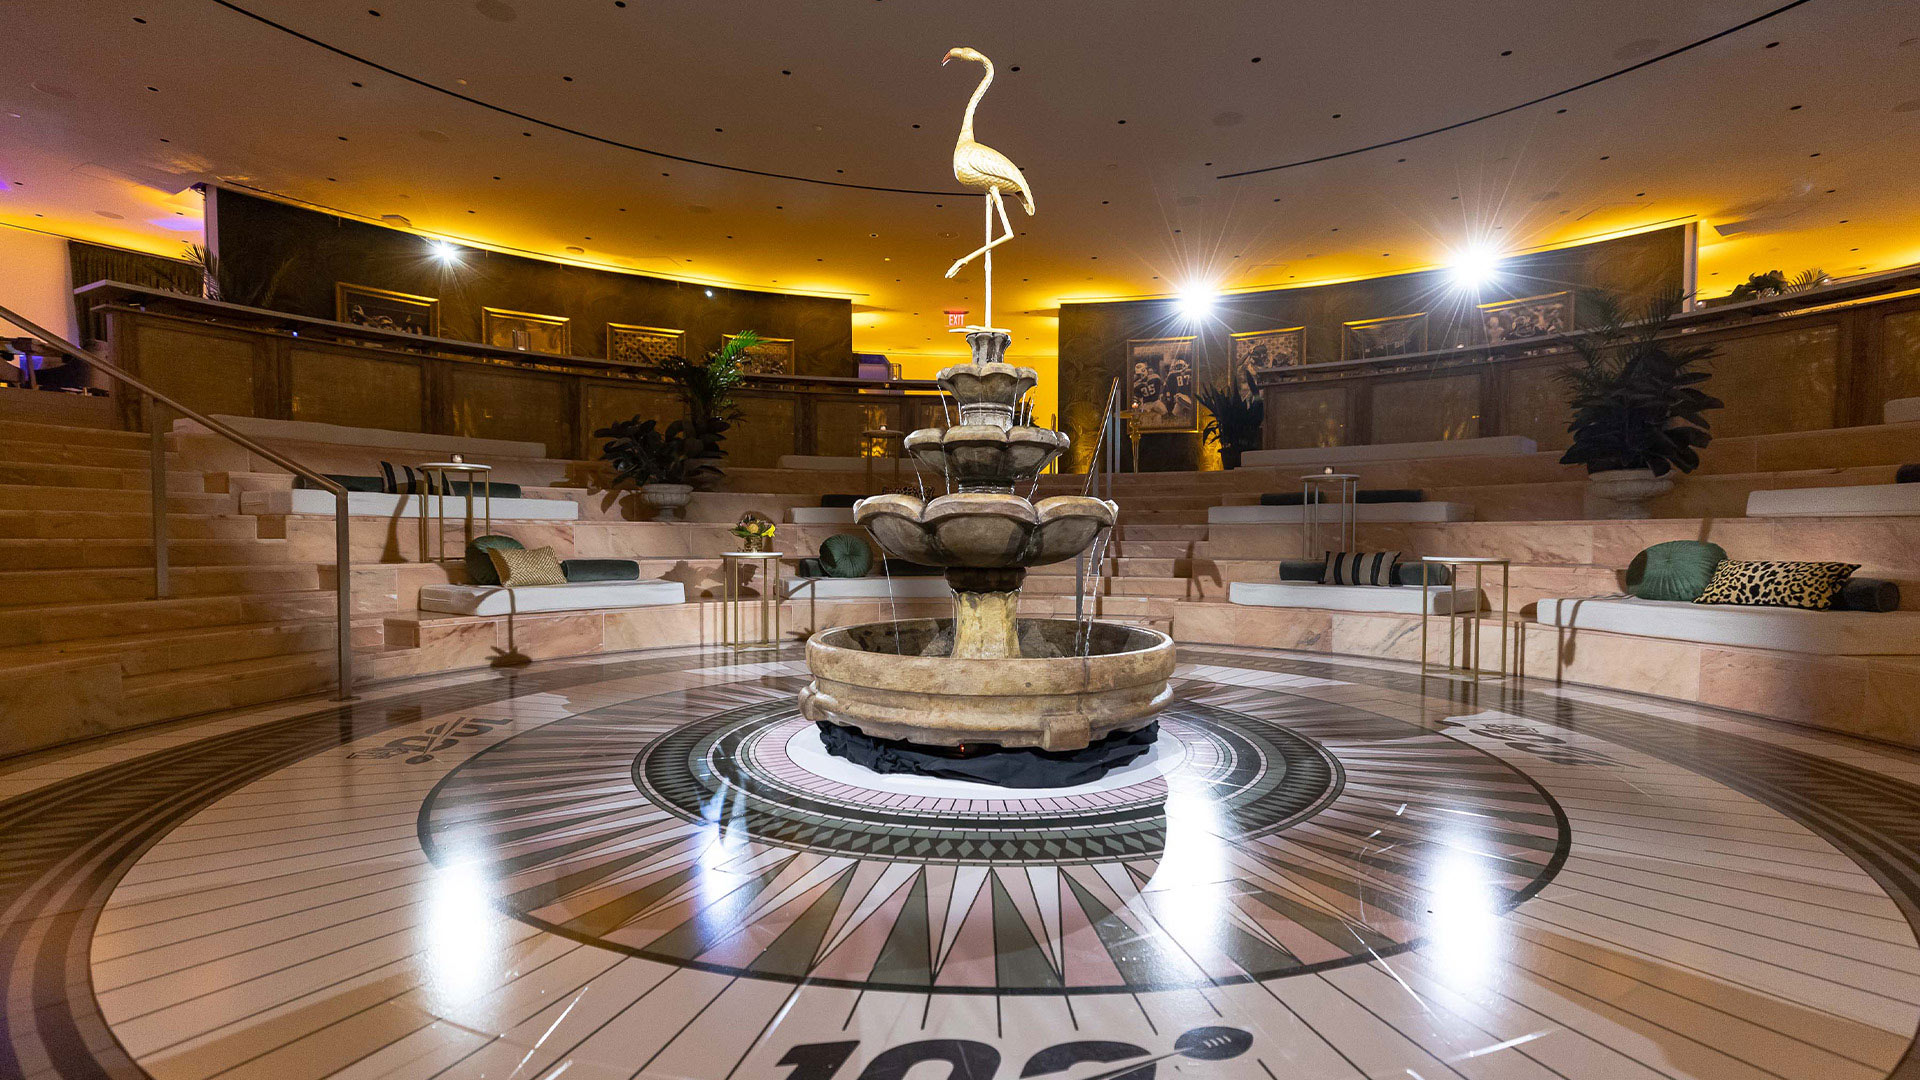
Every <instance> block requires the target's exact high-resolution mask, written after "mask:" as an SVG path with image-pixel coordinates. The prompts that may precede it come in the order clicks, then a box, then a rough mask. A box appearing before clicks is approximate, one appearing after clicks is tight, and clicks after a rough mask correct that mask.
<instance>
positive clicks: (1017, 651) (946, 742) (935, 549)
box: [800, 329, 1174, 787]
mask: <svg viewBox="0 0 1920 1080" xmlns="http://www.w3.org/2000/svg"><path fill="white" fill-rule="evenodd" d="M1010 340H1011V337H1010V335H1009V334H1008V333H1007V332H1006V331H1004V330H992V329H981V330H975V331H973V332H971V333H969V334H968V335H967V344H968V345H969V346H970V347H971V348H972V350H973V357H974V359H973V362H972V363H969V364H961V365H959V366H957V367H950V368H947V369H946V370H945V371H942V372H941V373H940V376H939V382H940V385H941V386H942V387H943V388H945V389H946V391H947V392H948V393H950V394H952V395H953V397H954V400H955V401H956V402H958V404H959V411H960V416H959V422H958V423H956V424H954V425H953V426H951V427H948V428H947V429H945V430H944V431H943V430H940V429H938V428H928V429H924V430H921V431H916V432H914V433H913V434H912V435H910V436H908V437H907V441H906V446H907V449H908V451H909V452H910V453H912V454H913V455H914V456H915V457H916V458H918V459H919V460H920V461H921V462H923V463H925V464H927V465H930V466H933V467H935V468H937V469H939V470H940V471H941V473H942V474H943V475H945V476H946V477H947V479H948V483H949V484H950V485H951V486H952V487H954V488H955V489H957V490H954V491H953V492H951V493H950V494H946V495H941V496H939V497H938V498H935V499H932V500H928V501H924V502H923V501H922V500H920V499H918V498H915V497H914V496H911V495H879V496H875V497H873V498H870V499H862V500H861V501H860V502H858V503H856V504H854V511H853V513H854V519H855V520H856V521H858V522H859V523H860V524H862V525H865V526H866V527H867V529H868V530H869V531H870V532H871V533H872V534H873V537H874V539H875V540H876V541H877V542H878V543H879V544H880V546H881V547H882V548H884V549H885V550H886V552H887V553H888V554H889V555H892V556H894V557H895V558H899V559H905V560H907V561H910V562H915V563H921V564H923V565H931V566H942V567H945V568H946V577H947V584H948V585H950V586H951V587H952V588H953V617H952V618H950V619H910V620H903V621H899V622H882V623H869V624H866V625H860V626H843V627H838V628H836V629H832V630H828V631H825V632H823V633H820V634H817V635H815V636H814V637H813V638H812V639H811V640H809V641H808V642H807V663H808V666H810V667H811V668H812V670H813V682H812V683H811V684H810V685H808V686H807V687H806V689H805V690H803V691H801V694H800V708H801V711H802V712H803V713H805V714H806V716H807V718H808V719H810V720H814V721H816V722H818V723H820V724H821V730H822V737H823V741H824V742H825V743H826V745H827V748H828V750H829V751H831V752H834V753H837V754H840V755H841V756H843V757H847V758H850V759H852V760H855V761H859V762H860V763H862V764H865V765H868V766H870V767H875V768H880V769H883V770H885V771H896V772H927V773H932V774H935V775H947V776H960V777H963V778H968V779H990V778H992V777H994V776H995V775H998V774H1008V775H1016V776H1018V777H1019V781H1018V786H1021V787H1043V786H1056V785H1057V784H1060V783H1080V782H1084V781H1086V780H1089V779H1092V778H1095V777H1097V776H1099V775H1101V774H1102V773H1104V772H1105V771H1106V770H1107V769H1110V768H1112V767H1114V766H1116V765H1119V764H1122V763H1124V762H1126V761H1129V760H1131V759H1132V758H1134V757H1136V756H1138V755H1139V754H1142V753H1145V752H1146V750H1147V749H1148V747H1149V746H1150V745H1151V743H1152V741H1153V737H1154V735H1155V734H1157V725H1155V722H1154V718H1155V716H1156V715H1157V714H1158V713H1159V712H1160V711H1161V710H1162V709H1163V708H1165V707H1166V705H1167V702H1168V700H1169V697H1170V691H1169V690H1168V688H1167V679H1168V676H1170V675H1171V674H1172V673H1173V662H1174V657H1173V642H1172V640H1171V639H1169V638H1168V637H1167V635H1165V634H1162V633H1159V632H1158V631H1155V630H1147V629H1142V628H1139V627H1133V626H1126V625H1122V624H1118V623H1107V622H1098V621H1092V620H1084V621H1083V620H1075V619H1022V618H1019V617H1018V613H1017V609H1018V607H1019V602H1020V586H1021V583H1022V581H1023V580H1024V579H1025V578H1026V575H1027V568H1028V567H1030V566H1041V565H1045V564H1047V563H1055V562H1061V561H1064V560H1067V559H1072V558H1074V557H1076V556H1078V555H1079V554H1080V553H1081V552H1083V551H1085V550H1086V549H1087V548H1088V547H1089V546H1090V545H1092V544H1093V543H1094V541H1095V540H1096V539H1098V538H1099V537H1100V535H1101V533H1102V532H1103V531H1104V530H1106V529H1108V528H1111V527H1112V525H1113V522H1114V516H1115V514H1116V513H1117V512H1118V509H1119V508H1118V507H1116V506H1115V505H1114V504H1113V503H1110V502H1108V501H1106V500H1105V499H1096V498H1090V497H1088V496H1084V495H1056V496H1052V497H1050V498H1045V499H1041V500H1040V501H1038V502H1031V501H1029V500H1028V499H1026V498H1024V497H1022V496H1020V495H1019V494H1016V493H1015V487H1016V485H1021V484H1031V483H1032V481H1033V479H1034V477H1036V476H1037V475H1038V474H1039V472H1040V470H1042V469H1044V468H1045V467H1046V465H1047V463H1048V462H1050V461H1052V460H1053V459H1054V458H1055V457H1057V456H1059V454H1060V453H1061V452H1062V451H1064V450H1065V449H1066V448H1067V443H1068V440H1067V436H1066V435H1065V434H1063V433H1061V432H1058V431H1053V430H1051V429H1048V428H1039V427H1032V426H1029V425H1025V424H1018V423H1015V420H1016V419H1017V418H1018V416H1019V410H1020V404H1021V400H1022V399H1023V398H1025V397H1026V395H1027V393H1028V392H1029V391H1031V390H1032V389H1033V387H1034V385H1035V383H1036V382H1037V381H1038V380H1037V377H1036V375H1035V373H1034V371H1033V369H1032V368H1023V367H1015V366H1013V365H1011V364H1007V363H1004V362H1002V360H1001V357H1002V356H1003V355H1004V353H1005V352H1006V349H1007V345H1008V344H1009V342H1010ZM994 755H1001V756H1002V757H1003V758H1004V757H1005V756H1006V755H1012V756H1013V757H1017V758H1019V759H1020V760H1018V761H1017V762H1012V761H1006V760H1001V761H999V762H996V763H993V764H989V763H987V759H990V758H992V757H993V756H994ZM956 762H965V764H956Z"/></svg>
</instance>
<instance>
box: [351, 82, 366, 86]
mask: <svg viewBox="0 0 1920 1080" xmlns="http://www.w3.org/2000/svg"><path fill="white" fill-rule="evenodd" d="M353 85H355V86H365V85H367V84H366V83H361V82H357V83H354V84H353Z"/></svg>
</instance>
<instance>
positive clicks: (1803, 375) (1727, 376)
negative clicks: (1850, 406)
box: [1702, 326, 1840, 438]
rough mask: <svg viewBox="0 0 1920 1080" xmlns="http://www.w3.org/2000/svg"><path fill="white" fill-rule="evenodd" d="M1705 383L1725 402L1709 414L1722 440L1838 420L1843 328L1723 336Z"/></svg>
mask: <svg viewBox="0 0 1920 1080" xmlns="http://www.w3.org/2000/svg"><path fill="white" fill-rule="evenodd" d="M1715 344H1716V345H1718V346H1719V353H1718V355H1716V356H1715V357H1714V358H1713V359H1712V360H1709V361H1708V362H1707V364H1706V370H1707V371H1709V372H1711V373H1712V375H1713V377H1712V378H1710V379H1708V380H1707V381H1706V383H1705V384H1704V385H1703V386H1702V389H1704V390H1705V391H1706V392H1707V393H1709V394H1712V395H1713V396H1714V397H1717V398H1719V399H1720V400H1721V401H1723V402H1725V403H1726V407H1725V408H1723V409H1718V410H1715V411H1714V412H1711V413H1708V414H1707V419H1708V420H1709V421H1711V422H1712V424H1713V433H1714V434H1715V435H1717V436H1720V437H1723V438H1731V437H1736V436H1741V435H1765V434H1768V433H1770V432H1779V431H1815V430H1818V429H1820V428H1827V427H1832V426H1833V424H1834V394H1835V383H1836V380H1835V378H1834V371H1835V368H1836V367H1837V366H1838V361H1839V345H1840V332H1839V331H1838V330H1836V329H1835V328H1833V327H1831V326H1816V327H1808V328H1806V329H1801V330H1783V331H1780V332H1777V333H1766V334H1753V335H1751V336H1748V337H1741V338H1732V339H1723V340H1721V341H1718V342H1716V343H1715Z"/></svg>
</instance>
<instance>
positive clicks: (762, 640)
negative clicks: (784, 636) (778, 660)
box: [720, 551, 785, 649]
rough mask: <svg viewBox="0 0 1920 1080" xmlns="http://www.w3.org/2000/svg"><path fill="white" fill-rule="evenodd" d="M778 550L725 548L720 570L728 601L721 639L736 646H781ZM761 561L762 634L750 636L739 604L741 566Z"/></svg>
mask: <svg viewBox="0 0 1920 1080" xmlns="http://www.w3.org/2000/svg"><path fill="white" fill-rule="evenodd" d="M784 557H785V556H784V555H782V554H781V553H780V552H778V551H723V552H721V553H720V562H721V570H720V573H721V575H722V576H724V577H725V578H726V591H725V593H724V596H725V603H724V605H723V606H722V607H721V609H720V643H721V644H722V645H728V646H731V647H733V648H735V649H777V648H779V647H780V560H781V559H782V558H784ZM749 562H758V563H759V564H760V603H759V604H758V607H759V608H760V636H759V637H758V638H754V639H753V640H750V641H749V640H747V639H746V637H745V634H746V620H745V619H744V618H743V614H744V613H743V612H742V610H741V604H740V566H741V564H743V563H749Z"/></svg>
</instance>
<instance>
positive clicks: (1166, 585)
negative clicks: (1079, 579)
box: [1021, 575, 1225, 600]
mask: <svg viewBox="0 0 1920 1080" xmlns="http://www.w3.org/2000/svg"><path fill="white" fill-rule="evenodd" d="M1215 591H1219V592H1223V593H1224V591H1225V586H1217V587H1216V586H1211V585H1207V584H1206V583H1203V582H1200V581H1196V580H1194V579H1191V578H1183V577H1147V576H1141V577H1126V576H1119V577H1103V578H1100V579H1098V580H1097V581H1089V582H1087V592H1088V593H1097V594H1099V595H1103V596H1158V597H1168V598H1172V599H1188V600H1198V599H1205V598H1209V597H1211V596H1212V595H1213V593H1214V592H1215ZM1073 593H1074V579H1073V577H1072V575H1038V576H1030V577H1028V578H1027V581H1026V585H1025V587H1024V588H1022V589H1021V594H1022V595H1027V594H1032V595H1034V596H1050V595H1051V596H1069V597H1071V596H1072V595H1073Z"/></svg>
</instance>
